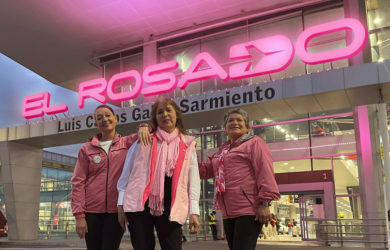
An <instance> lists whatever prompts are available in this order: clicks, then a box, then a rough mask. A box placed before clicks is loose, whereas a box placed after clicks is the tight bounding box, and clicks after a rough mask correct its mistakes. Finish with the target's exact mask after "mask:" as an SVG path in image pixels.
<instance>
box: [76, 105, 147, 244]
mask: <svg viewBox="0 0 390 250" xmlns="http://www.w3.org/2000/svg"><path fill="white" fill-rule="evenodd" d="M94 117H95V125H96V127H97V129H98V130H99V132H100V133H99V134H97V135H95V136H94V137H93V138H92V139H91V141H89V142H87V143H85V144H83V146H82V147H81V149H80V151H79V155H78V159H77V163H76V167H75V170H74V173H73V176H72V180H71V181H72V185H73V190H72V200H71V206H72V212H73V215H74V216H75V217H76V232H77V234H78V235H79V237H80V238H85V240H86V243H87V248H88V249H93V250H100V249H104V250H108V249H112V250H116V249H118V248H119V244H120V241H121V239H122V236H123V230H122V228H121V226H120V225H119V223H118V213H117V212H118V209H117V199H118V191H117V189H116V185H117V182H118V179H119V176H120V175H121V172H122V168H123V163H124V162H125V158H126V154H127V151H128V149H129V148H130V146H131V145H132V144H133V143H134V142H135V141H136V139H137V136H136V135H130V136H124V137H121V136H120V135H119V134H117V133H116V130H115V128H116V124H117V117H116V115H115V113H114V111H113V110H112V108H111V107H109V106H107V105H100V106H98V107H97V108H96V109H95V112H94ZM143 129H145V128H143Z"/></svg>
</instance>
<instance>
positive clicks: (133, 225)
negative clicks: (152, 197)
mask: <svg viewBox="0 0 390 250" xmlns="http://www.w3.org/2000/svg"><path fill="white" fill-rule="evenodd" d="M171 184H172V178H168V177H165V183H164V213H163V214H162V215H161V216H153V215H151V214H150V209H149V204H148V201H146V203H145V210H144V211H142V212H134V213H126V217H127V220H128V222H129V230H130V238H131V243H132V244H133V248H134V250H154V247H155V245H156V241H155V238H154V228H156V231H157V236H158V240H159V243H160V246H161V250H182V241H181V240H182V233H183V232H182V229H181V225H180V224H179V223H177V222H171V221H169V214H170V210H171V209H170V208H171Z"/></svg>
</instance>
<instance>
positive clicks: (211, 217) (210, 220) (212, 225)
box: [209, 211, 218, 240]
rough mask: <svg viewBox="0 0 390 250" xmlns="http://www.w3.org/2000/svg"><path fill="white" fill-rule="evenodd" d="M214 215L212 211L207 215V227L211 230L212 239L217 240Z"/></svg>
mask: <svg viewBox="0 0 390 250" xmlns="http://www.w3.org/2000/svg"><path fill="white" fill-rule="evenodd" d="M215 214H216V212H215V211H212V212H211V213H210V214H209V226H210V229H211V233H212V235H213V239H214V240H218V238H217V220H216V219H215Z"/></svg>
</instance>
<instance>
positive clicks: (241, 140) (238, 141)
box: [226, 133, 254, 146]
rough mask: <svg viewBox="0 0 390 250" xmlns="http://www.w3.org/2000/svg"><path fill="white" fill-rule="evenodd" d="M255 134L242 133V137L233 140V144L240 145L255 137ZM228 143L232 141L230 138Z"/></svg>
mask: <svg viewBox="0 0 390 250" xmlns="http://www.w3.org/2000/svg"><path fill="white" fill-rule="evenodd" d="M253 136H254V135H251V134H249V133H247V134H244V135H242V136H241V137H240V138H238V139H237V140H236V141H235V142H233V143H232V146H238V145H240V144H242V143H244V142H246V141H247V140H249V139H251V138H253ZM226 143H230V140H229V141H227V142H226Z"/></svg>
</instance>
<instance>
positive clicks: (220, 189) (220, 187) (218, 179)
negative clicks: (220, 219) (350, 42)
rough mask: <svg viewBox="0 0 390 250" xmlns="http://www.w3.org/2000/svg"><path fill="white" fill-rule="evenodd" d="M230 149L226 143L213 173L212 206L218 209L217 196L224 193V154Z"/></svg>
mask: <svg viewBox="0 0 390 250" xmlns="http://www.w3.org/2000/svg"><path fill="white" fill-rule="evenodd" d="M229 150H230V143H228V144H227V145H226V146H225V147H224V148H223V149H222V151H221V153H220V154H219V161H218V167H217V174H216V175H215V188H214V207H215V209H218V210H220V209H221V207H220V206H219V204H218V197H219V196H221V195H222V194H223V193H225V166H224V161H225V156H226V154H227V153H228V152H229Z"/></svg>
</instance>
